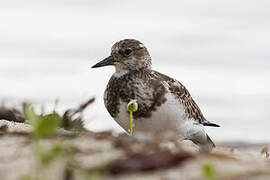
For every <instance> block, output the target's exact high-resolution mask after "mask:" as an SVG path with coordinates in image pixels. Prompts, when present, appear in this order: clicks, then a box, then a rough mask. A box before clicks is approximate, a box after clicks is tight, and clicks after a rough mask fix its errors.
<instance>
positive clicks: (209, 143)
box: [206, 134, 216, 149]
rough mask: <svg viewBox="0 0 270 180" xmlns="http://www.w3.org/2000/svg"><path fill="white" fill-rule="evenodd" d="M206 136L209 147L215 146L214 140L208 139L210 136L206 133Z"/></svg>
mask: <svg viewBox="0 0 270 180" xmlns="http://www.w3.org/2000/svg"><path fill="white" fill-rule="evenodd" d="M206 137H207V144H208V146H209V147H210V149H213V148H215V147H216V145H215V144H214V142H213V141H212V140H211V139H210V137H209V136H208V134H206Z"/></svg>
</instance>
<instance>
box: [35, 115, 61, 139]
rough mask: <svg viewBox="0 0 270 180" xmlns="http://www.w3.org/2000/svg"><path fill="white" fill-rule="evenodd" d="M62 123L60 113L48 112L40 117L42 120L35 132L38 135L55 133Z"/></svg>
mask: <svg viewBox="0 0 270 180" xmlns="http://www.w3.org/2000/svg"><path fill="white" fill-rule="evenodd" d="M60 124H61V117H60V116H59V115H58V114H48V115H46V116H43V117H40V121H38V124H37V125H36V127H35V128H34V133H35V134H36V135H38V136H50V135H53V134H54V133H55V132H56V130H57V128H58V127H59V126H60Z"/></svg>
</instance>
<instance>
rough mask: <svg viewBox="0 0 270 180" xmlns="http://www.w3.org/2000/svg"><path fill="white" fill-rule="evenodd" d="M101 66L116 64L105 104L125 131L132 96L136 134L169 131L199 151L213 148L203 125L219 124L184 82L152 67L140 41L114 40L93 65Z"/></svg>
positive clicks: (216, 125)
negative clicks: (206, 114)
mask: <svg viewBox="0 0 270 180" xmlns="http://www.w3.org/2000/svg"><path fill="white" fill-rule="evenodd" d="M104 66H114V67H115V72H114V73H113V75H112V76H111V78H110V80H109V82H108V84H107V87H106V90H105V92H104V104H105V107H106V109H107V110H108V112H109V114H110V115H111V116H112V118H113V119H114V120H115V121H116V122H117V123H118V124H119V125H120V126H121V127H122V128H123V129H124V130H125V131H126V132H128V131H129V128H130V124H129V112H128V110H127V108H126V107H127V104H128V103H129V102H130V100H132V99H135V100H136V102H137V104H138V110H137V111H136V112H134V115H133V118H134V121H133V123H134V130H133V131H134V136H135V137H136V135H137V136H139V135H141V134H145V135H147V134H155V133H158V132H163V131H166V130H168V131H173V132H174V133H175V134H176V135H177V137H179V141H182V140H191V141H192V142H193V143H194V144H196V145H197V146H199V148H200V150H201V151H211V150H212V149H213V148H214V147H215V144H214V142H213V141H212V140H211V138H210V137H209V136H208V134H207V133H206V132H205V130H204V126H213V127H220V126H219V125H218V124H215V123H212V122H210V121H208V120H206V118H205V117H204V116H203V114H202V112H201V110H200V108H199V107H198V105H197V104H196V102H195V101H194V100H193V98H192V97H191V95H190V93H189V92H188V90H187V89H186V87H185V86H184V85H183V84H181V83H180V82H179V81H177V80H176V79H173V78H170V77H169V76H167V75H165V74H162V73H160V72H158V71H155V70H153V69H152V59H151V56H150V54H149V52H148V50H147V48H146V47H145V45H144V44H143V43H141V42H140V41H138V40H135V39H124V40H120V41H118V42H116V43H115V44H114V45H113V46H112V48H111V54H110V56H108V57H107V58H105V59H104V60H102V61H100V62H98V63H97V64H95V65H94V66H92V68H99V67H104Z"/></svg>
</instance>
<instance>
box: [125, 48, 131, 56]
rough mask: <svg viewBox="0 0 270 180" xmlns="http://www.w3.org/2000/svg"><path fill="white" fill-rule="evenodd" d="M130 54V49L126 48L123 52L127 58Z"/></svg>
mask: <svg viewBox="0 0 270 180" xmlns="http://www.w3.org/2000/svg"><path fill="white" fill-rule="evenodd" d="M131 53H132V49H130V48H128V49H125V50H124V55H125V56H129V55H130V54H131Z"/></svg>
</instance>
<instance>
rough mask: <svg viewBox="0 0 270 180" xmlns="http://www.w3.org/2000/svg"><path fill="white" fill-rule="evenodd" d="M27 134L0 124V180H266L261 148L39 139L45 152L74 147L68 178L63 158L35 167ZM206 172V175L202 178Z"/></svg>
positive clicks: (114, 138) (118, 138)
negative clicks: (199, 150) (200, 148)
mask: <svg viewBox="0 0 270 180" xmlns="http://www.w3.org/2000/svg"><path fill="white" fill-rule="evenodd" d="M30 131H31V127H29V126H28V125H27V124H23V123H14V122H8V121H5V120H0V180H20V179H22V178H23V177H28V176H31V177H32V179H34V178H33V177H35V178H38V179H42V180H47V179H50V180H54V179H55V180H59V179H63V180H69V179H76V180H77V179H79V180H80V179H82V180H83V179H105V180H113V179H120V180H122V179H123V180H124V179H129V180H131V179H138V180H139V179H146V180H150V179H151V180H152V179H153V180H154V179H155V180H156V179H162V180H163V179H182V180H200V179H205V180H216V179H219V180H222V179H224V180H241V179H243V180H249V179H252V180H259V179H261V180H267V179H270V158H269V154H268V146H269V144H267V143H265V144H249V143H243V142H219V143H216V144H217V148H215V149H214V150H213V151H212V152H211V153H208V154H199V153H197V148H196V147H195V146H194V145H193V144H192V143H190V142H182V143H176V142H174V140H173V139H174V138H173V136H172V135H168V134H166V135H165V136H164V135H163V136H162V137H159V138H158V139H157V138H155V139H153V142H154V143H153V142H151V143H148V144H147V143H139V142H137V141H136V140H134V139H133V138H130V137H128V136H124V135H119V134H113V133H110V132H103V133H92V132H81V133H77V134H76V135H74V134H73V133H70V132H67V131H62V130H60V135H58V136H56V137H54V138H47V139H42V140H41V144H42V147H46V148H47V147H51V146H53V145H54V144H56V143H58V144H61V145H62V146H65V147H67V146H68V147H71V146H72V147H73V148H74V147H75V149H76V151H75V153H74V154H73V156H72V162H76V164H77V166H78V167H79V168H77V169H75V170H74V171H72V174H70V173H68V171H67V162H68V161H70V156H68V155H66V154H65V155H61V156H57V158H56V159H55V160H53V162H52V163H50V164H49V165H46V166H42V165H41V163H40V161H39V158H38V157H37V155H36V153H35V146H34V143H33V139H32V137H31V134H29V132H30ZM164 137H166V138H164ZM168 139H169V141H168ZM168 142H169V143H168ZM207 172H208V173H209V174H210V175H205V173H207Z"/></svg>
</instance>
